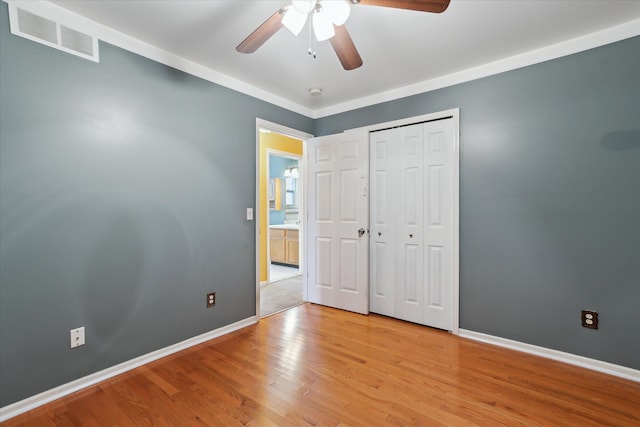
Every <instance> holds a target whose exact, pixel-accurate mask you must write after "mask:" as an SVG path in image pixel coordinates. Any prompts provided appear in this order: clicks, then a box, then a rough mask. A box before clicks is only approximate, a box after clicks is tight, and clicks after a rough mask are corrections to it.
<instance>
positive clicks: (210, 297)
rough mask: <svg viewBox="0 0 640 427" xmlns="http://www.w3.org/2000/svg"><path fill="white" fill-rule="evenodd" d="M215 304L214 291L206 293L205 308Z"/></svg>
mask: <svg viewBox="0 0 640 427" xmlns="http://www.w3.org/2000/svg"><path fill="white" fill-rule="evenodd" d="M214 305H216V293H215V292H210V293H208V294H207V308H209V307H213V306H214Z"/></svg>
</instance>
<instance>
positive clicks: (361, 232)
mask: <svg viewBox="0 0 640 427" xmlns="http://www.w3.org/2000/svg"><path fill="white" fill-rule="evenodd" d="M364 233H365V230H364V228H361V229H360V230H358V237H362V236H364Z"/></svg>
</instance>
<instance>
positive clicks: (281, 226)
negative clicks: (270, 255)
mask: <svg viewBox="0 0 640 427" xmlns="http://www.w3.org/2000/svg"><path fill="white" fill-rule="evenodd" d="M269 228H278V229H281V230H298V229H299V228H300V226H299V225H298V224H273V225H270V226H269Z"/></svg>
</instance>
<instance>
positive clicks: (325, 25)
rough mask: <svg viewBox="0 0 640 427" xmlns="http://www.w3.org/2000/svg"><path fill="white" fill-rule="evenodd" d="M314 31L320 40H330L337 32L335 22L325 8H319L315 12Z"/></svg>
mask: <svg viewBox="0 0 640 427" xmlns="http://www.w3.org/2000/svg"><path fill="white" fill-rule="evenodd" d="M312 21H313V32H314V33H315V35H316V40H318V41H319V42H321V41H324V40H329V39H330V38H331V37H333V36H334V35H335V34H336V33H335V30H334V29H333V22H331V18H330V16H329V14H328V13H327V12H326V11H324V10H322V9H321V10H319V11H316V12H314V14H313V20H312Z"/></svg>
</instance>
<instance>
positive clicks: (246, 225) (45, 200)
mask: <svg viewBox="0 0 640 427" xmlns="http://www.w3.org/2000/svg"><path fill="white" fill-rule="evenodd" d="M0 26H1V28H0V55H1V56H0V94H1V98H0V346H1V351H0V406H5V405H7V404H10V403H12V402H15V401H18V400H20V399H23V398H26V397H28V396H31V395H34V394H36V393H38V392H42V391H44V390H47V389H50V388H52V387H55V386H58V385H60V384H63V383H65V382H68V381H71V380H74V379H77V378H79V377H82V376H85V375H87V374H90V373H93V372H96V371H98V370H101V369H104V368H107V367H110V366H113V365H115V364H117V363H120V362H123V361H127V360H130V359H132V358H135V357H137V356H140V355H142V354H146V353H149V352H151V351H154V350H157V349H159V348H163V347H166V346H168V345H171V344H174V343H176V342H179V341H181V340H184V339H187V338H190V337H193V336H196V335H198V334H201V333H204V332H208V331H211V330H213V329H216V328H218V327H220V326H223V325H228V324H230V323H233V322H236V321H238V320H241V319H245V318H248V317H250V316H253V315H255V286H256V271H255V265H256V262H255V259H256V258H255V257H256V253H255V241H256V236H255V222H253V221H246V220H245V212H246V208H247V207H255V206H254V205H255V197H256V196H255V182H256V174H255V170H256V166H255V165H256V134H255V132H256V117H259V118H262V119H265V120H269V121H273V122H276V123H280V124H283V125H286V126H289V127H292V128H295V129H300V130H302V131H306V132H310V131H311V130H312V126H313V121H312V120H311V119H309V118H306V117H304V116H301V115H298V114H295V113H292V112H290V111H287V110H284V109H282V108H278V107H276V106H274V105H271V104H268V103H266V102H262V101H259V100H257V99H255V98H252V97H249V96H246V95H243V94H240V93H237V92H234V91H232V90H229V89H226V88H224V87H221V86H218V85H215V84H212V83H210V82H207V81H204V80H201V79H199V78H196V77H193V76H190V75H187V74H185V73H182V72H179V71H176V70H175V69H172V68H169V67H166V66H163V65H160V64H158V63H155V62H153V61H149V60H146V59H144V58H142V57H140V56H137V55H134V54H131V53H129V52H126V51H124V50H121V49H118V48H115V47H113V46H110V45H108V44H105V43H101V45H100V56H101V61H100V63H99V64H95V63H92V62H89V61H86V60H83V59H80V58H77V57H74V56H72V55H69V54H66V53H63V52H60V51H56V50H54V49H51V48H49V47H45V46H43V45H40V44H37V43H34V42H31V41H28V40H26V39H23V38H20V37H15V36H12V35H10V34H9V24H8V15H7V5H6V4H5V3H0ZM209 291H215V292H217V305H216V306H215V308H211V309H207V308H205V294H206V293H207V292H209ZM79 326H85V327H86V341H87V344H86V345H85V346H83V347H79V348H77V349H74V350H70V349H69V330H70V329H72V328H76V327H79Z"/></svg>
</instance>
